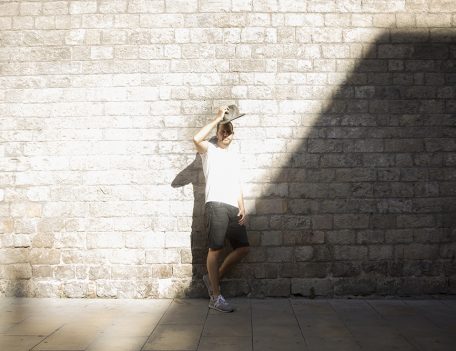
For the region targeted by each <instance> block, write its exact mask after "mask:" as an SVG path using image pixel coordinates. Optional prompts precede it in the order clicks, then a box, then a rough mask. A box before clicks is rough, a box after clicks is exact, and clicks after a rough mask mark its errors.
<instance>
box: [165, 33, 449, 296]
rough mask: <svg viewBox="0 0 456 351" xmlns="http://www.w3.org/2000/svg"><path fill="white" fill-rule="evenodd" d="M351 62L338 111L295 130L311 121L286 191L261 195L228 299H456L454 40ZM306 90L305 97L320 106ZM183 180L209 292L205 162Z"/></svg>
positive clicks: (391, 37)
mask: <svg viewBox="0 0 456 351" xmlns="http://www.w3.org/2000/svg"><path fill="white" fill-rule="evenodd" d="M336 61H338V60H336ZM340 62H342V61H340ZM338 63H339V62H337V64H338ZM353 63H354V65H353V67H354V68H353V71H352V73H351V74H349V75H348V78H347V79H346V80H345V81H344V83H343V84H342V85H341V86H340V87H339V88H338V89H337V91H336V93H335V94H334V95H333V96H332V98H331V103H330V104H329V105H328V106H329V107H328V108H326V109H325V110H324V111H323V112H322V113H321V114H320V115H319V116H318V118H316V119H315V120H314V122H313V123H312V125H309V124H307V123H308V122H306V121H307V120H308V119H307V117H308V116H306V114H303V115H302V120H301V125H300V126H296V127H295V128H296V130H298V129H299V127H301V126H302V127H306V126H310V128H308V132H307V134H306V135H296V136H295V138H297V139H302V143H300V144H299V146H298V147H297V148H296V150H295V151H294V152H293V154H288V155H287V157H288V161H287V163H286V166H285V167H281V169H280V170H278V172H277V174H278V175H277V176H276V178H275V179H274V180H273V181H272V183H271V189H272V188H273V187H275V186H278V185H280V186H282V187H283V186H285V188H286V193H285V194H280V195H278V194H277V193H274V191H270V192H269V191H266V192H265V193H266V194H271V195H269V196H262V197H260V198H258V199H256V203H257V206H256V207H257V212H256V214H252V215H251V216H250V220H249V228H248V230H249V233H250V235H252V237H254V238H256V239H255V240H253V242H252V248H251V253H250V254H249V256H248V257H246V259H245V260H244V261H243V262H242V263H241V264H240V265H239V266H238V267H237V268H236V269H235V270H234V271H233V272H232V273H231V274H230V275H228V276H227V279H226V281H225V282H224V283H223V284H224V286H222V289H224V292H225V293H226V295H228V296H230V295H231V296H233V295H245V294H250V295H251V296H290V295H299V296H315V295H324V296H334V295H422V294H439V293H445V294H446V293H455V292H456V290H455V288H454V285H455V283H456V279H455V278H454V277H455V274H456V269H455V267H456V265H455V256H456V253H455V247H456V240H455V239H456V233H455V224H456V223H455V220H456V216H455V213H456V142H455V140H456V139H455V137H456V128H455V127H456V117H455V114H456V36H452V35H449V34H436V33H434V32H432V33H430V32H429V31H426V30H424V31H423V32H422V33H416V32H414V33H408V32H395V31H392V32H385V34H384V35H381V36H380V37H378V38H377V40H376V41H375V43H373V44H372V45H371V47H370V48H369V49H368V50H367V52H366V54H365V55H364V56H363V57H362V58H360V59H358V60H356V61H355V60H354V62H353ZM308 88H309V94H310V95H309V96H302V97H298V98H299V99H303V100H305V99H318V96H317V95H318V88H316V87H315V86H312V85H309V86H308ZM319 88H320V89H323V88H324V87H319ZM305 103H306V102H305V101H302V104H305ZM303 129H305V128H303ZM281 157H282V156H281ZM176 179H181V180H177V181H176V180H175V181H174V182H173V186H178V185H179V186H183V185H185V184H189V183H190V181H187V183H185V181H182V179H187V180H189V179H190V180H191V182H192V184H193V189H194V196H195V205H194V210H193V225H192V254H193V282H192V284H191V286H190V288H189V289H188V291H187V294H188V295H189V296H204V294H205V292H204V289H203V286H202V284H201V276H202V274H203V272H204V271H205V268H204V262H205V255H206V248H205V238H204V233H203V230H202V228H203V226H202V222H203V220H202V215H203V213H202V210H203V203H204V177H203V175H202V171H201V161H200V159H199V157H197V158H196V159H195V161H194V162H193V163H192V164H191V165H190V166H189V167H187V168H186V169H185V170H184V171H182V172H181V173H180V174H179V175H178V177H177V178H176ZM177 184H178V185H177ZM268 203H269V204H271V203H276V204H279V205H277V206H267V205H265V206H263V204H268ZM271 237H273V238H274V239H273V240H271Z"/></svg>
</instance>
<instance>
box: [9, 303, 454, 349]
mask: <svg viewBox="0 0 456 351" xmlns="http://www.w3.org/2000/svg"><path fill="white" fill-rule="evenodd" d="M230 301H231V302H232V303H233V304H234V305H235V306H236V307H237V310H236V312H234V313H231V314H223V313H219V312H215V311H212V310H210V311H209V310H208V308H207V300H200V299H185V300H178V299H175V300H105V299H99V300H90V299H28V298H0V350H1V351H22V350H34V351H35V350H36V351H38V350H39V351H45V350H54V351H56V350H58V351H67V350H87V351H121V350H122V351H124V350H125V351H126V350H128V351H133V350H138V351H139V350H144V351H147V350H151V351H152V350H154V351H159V350H176V351H177V350H201V351H203V350H205V351H206V350H211V351H212V350H216V351H227V350H236V351H252V350H259V351H268V350H280V351H288V350H303V351H306V350H315V351H325V350H327V351H329V350H337V351H344V350H347V351H357V350H368V351H375V350H388V351H390V350H423V351H424V350H426V351H429V350H436V351H437V350H439V351H440V350H441V351H443V350H448V351H450V350H455V349H456V348H455V347H456V346H455V345H456V300H347V299H344V300H342V299H337V300H319V299H317V300H308V299H264V300H261V299H247V298H240V299H231V300H230Z"/></svg>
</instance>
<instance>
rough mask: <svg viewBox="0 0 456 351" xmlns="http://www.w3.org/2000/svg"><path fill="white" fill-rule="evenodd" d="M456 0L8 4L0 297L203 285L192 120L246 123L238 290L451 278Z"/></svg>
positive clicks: (4, 8)
mask: <svg viewBox="0 0 456 351" xmlns="http://www.w3.org/2000/svg"><path fill="white" fill-rule="evenodd" d="M455 13H456V2H455V1H450V0H427V1H426V0H375V1H374V0H327V1H291V0H245V1H240V0H231V1H230V0H227V1H225V0H224V1H222V0H218V1H217V0H199V1H197V0H185V1H182V0H151V1H149V0H130V1H126V0H117V1H104V0H99V1H92V0H87V1H2V2H1V3H0V126H1V128H0V133H1V134H0V140H1V144H0V165H1V167H0V169H1V173H0V179H1V182H0V243H1V248H0V295H4V296H5V295H8V296H9V295H17V296H40V297H45V296H59V297H117V298H150V297H152V298H154V297H173V296H184V295H185V296H201V295H203V294H204V289H203V286H202V283H201V279H200V278H201V275H202V273H203V272H204V271H205V265H204V262H205V251H206V248H205V245H206V240H205V237H204V232H203V230H202V222H203V219H202V208H203V202H204V193H203V189H204V177H203V174H202V171H201V160H200V159H199V157H197V156H196V154H195V151H194V150H193V144H192V142H191V138H192V136H193V134H194V133H195V132H196V131H197V130H198V129H199V128H200V127H201V126H203V125H204V124H205V123H207V122H208V121H209V120H210V119H211V118H213V115H214V113H215V111H216V109H217V107H218V106H220V105H222V104H229V103H236V104H238V106H239V107H240V110H241V111H242V112H245V113H247V116H246V117H244V118H243V119H239V120H238V121H237V122H236V126H235V128H236V133H235V139H236V142H235V145H233V147H236V148H238V149H239V151H240V153H241V157H242V164H243V172H244V178H245V182H246V184H245V196H246V205H247V208H248V212H249V214H250V222H249V235H250V240H251V244H252V250H251V254H250V255H249V256H248V257H247V258H246V260H245V261H244V262H243V263H242V264H241V265H239V266H238V267H237V268H236V269H235V270H234V271H233V272H232V273H231V274H230V275H229V276H228V277H227V279H226V281H225V282H224V283H223V291H224V292H225V293H226V295H243V294H249V295H250V296H289V295H303V296H313V295H325V296H334V295H421V294H440V293H444V294H454V293H455V292H456V289H455V284H456V279H455V268H454V267H455V262H454V260H455V253H456V243H455V241H456V240H455V238H456V236H455V234H456V233H455V218H456V217H455V212H456V211H455V210H456V201H455V200H456V172H455V170H456V141H455V140H456V139H455V136H456V129H455V125H456V119H455V113H456V88H455V86H456V64H455V62H456V30H455V29H454V28H455V26H456V14H455Z"/></svg>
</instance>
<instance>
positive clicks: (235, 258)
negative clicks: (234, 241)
mask: <svg viewBox="0 0 456 351" xmlns="http://www.w3.org/2000/svg"><path fill="white" fill-rule="evenodd" d="M248 253H249V247H248V246H245V247H239V248H237V249H236V250H233V251H231V252H230V253H229V254H228V256H226V257H225V259H224V260H223V263H222V265H221V266H220V268H219V270H218V279H219V281H220V280H221V279H222V278H223V277H224V276H225V274H226V273H227V272H228V271H229V270H230V269H231V268H232V267H233V266H234V265H235V264H236V263H238V262H239V261H241V260H242V259H243V258H244V257H245V256H246V255H247V254H248Z"/></svg>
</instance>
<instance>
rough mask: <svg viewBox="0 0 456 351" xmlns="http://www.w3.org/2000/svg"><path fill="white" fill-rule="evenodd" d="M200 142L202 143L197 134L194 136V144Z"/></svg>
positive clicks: (196, 144)
mask: <svg viewBox="0 0 456 351" xmlns="http://www.w3.org/2000/svg"><path fill="white" fill-rule="evenodd" d="M200 143H201V140H199V138H197V137H196V135H195V136H194V137H193V144H195V146H198V145H199V144H200Z"/></svg>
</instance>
